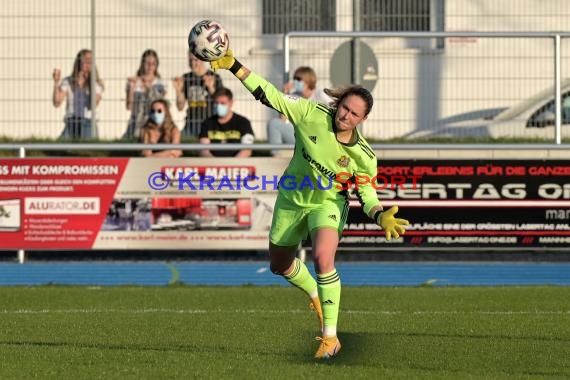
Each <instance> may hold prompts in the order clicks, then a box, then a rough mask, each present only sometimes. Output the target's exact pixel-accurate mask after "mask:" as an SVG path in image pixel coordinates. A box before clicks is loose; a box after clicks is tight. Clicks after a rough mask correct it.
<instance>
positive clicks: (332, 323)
mask: <svg viewBox="0 0 570 380" xmlns="http://www.w3.org/2000/svg"><path fill="white" fill-rule="evenodd" d="M317 289H318V292H319V298H320V299H321V306H322V308H323V324H324V329H323V335H324V336H336V325H337V322H338V308H339V305H340V277H339V275H338V273H337V272H336V269H334V270H333V271H332V272H329V273H323V274H317Z"/></svg>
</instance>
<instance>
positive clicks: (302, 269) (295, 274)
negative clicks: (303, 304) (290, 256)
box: [283, 259, 318, 298]
mask: <svg viewBox="0 0 570 380" xmlns="http://www.w3.org/2000/svg"><path fill="white" fill-rule="evenodd" d="M283 277H285V279H286V280H287V281H289V282H290V283H291V284H292V285H294V286H296V287H298V288H299V289H301V290H303V291H304V292H305V293H307V295H308V296H309V297H311V298H315V297H316V296H317V294H318V293H317V282H316V281H315V279H314V278H313V276H311V273H310V272H309V270H308V269H307V266H306V265H305V264H304V263H303V262H302V261H301V260H299V259H295V261H294V262H293V270H292V271H291V273H289V274H287V275H284V276H283Z"/></svg>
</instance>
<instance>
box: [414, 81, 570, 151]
mask: <svg viewBox="0 0 570 380" xmlns="http://www.w3.org/2000/svg"><path fill="white" fill-rule="evenodd" d="M560 87H561V95H562V100H561V105H562V129H561V130H562V136H565V135H570V128H568V126H570V78H568V79H565V80H563V81H562V83H561V86H560ZM554 125H555V104H554V88H553V87H551V88H548V89H546V90H544V91H542V92H540V93H538V94H536V95H534V96H532V97H529V98H527V99H525V100H523V101H521V102H519V103H517V104H515V105H513V106H511V107H509V108H494V109H486V110H478V111H473V112H469V113H464V114H460V115H454V116H452V117H448V118H445V119H442V120H441V121H440V123H439V124H438V125H437V126H435V127H434V128H431V129H425V130H420V131H415V132H412V133H411V134H409V135H408V136H406V137H407V138H422V137H492V138H501V137H504V138H509V137H511V138H528V139H545V140H553V139H554Z"/></svg>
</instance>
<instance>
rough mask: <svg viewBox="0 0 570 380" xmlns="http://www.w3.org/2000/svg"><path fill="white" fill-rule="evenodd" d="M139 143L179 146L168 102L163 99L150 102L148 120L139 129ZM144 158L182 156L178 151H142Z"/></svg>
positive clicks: (178, 136)
mask: <svg viewBox="0 0 570 380" xmlns="http://www.w3.org/2000/svg"><path fill="white" fill-rule="evenodd" d="M140 141H141V142H142V143H143V144H161V143H162V144H180V130H179V129H178V127H176V124H175V123H174V121H173V120H172V115H171V114H170V108H169V105H168V102H167V101H166V100H165V99H156V100H154V101H152V103H151V104H150V108H149V114H148V118H147V119H146V122H145V124H144V125H143V127H142V129H141V136H140ZM142 155H143V156H144V157H170V158H176V157H180V156H182V151H181V150H178V149H173V150H172V149H170V150H151V149H145V150H143V151H142Z"/></svg>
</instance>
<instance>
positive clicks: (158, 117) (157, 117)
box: [150, 112, 166, 125]
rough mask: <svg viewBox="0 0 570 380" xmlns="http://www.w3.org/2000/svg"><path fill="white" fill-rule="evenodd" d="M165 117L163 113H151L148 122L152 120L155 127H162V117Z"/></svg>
mask: <svg viewBox="0 0 570 380" xmlns="http://www.w3.org/2000/svg"><path fill="white" fill-rule="evenodd" d="M165 116H166V115H165V114H164V112H161V113H158V112H153V113H151V114H150V120H152V121H153V122H154V123H155V124H156V125H162V123H164V117H165Z"/></svg>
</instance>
